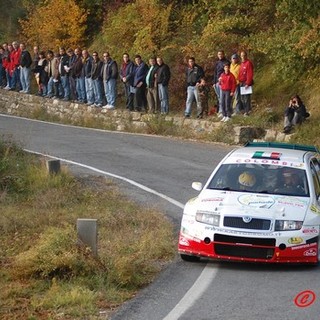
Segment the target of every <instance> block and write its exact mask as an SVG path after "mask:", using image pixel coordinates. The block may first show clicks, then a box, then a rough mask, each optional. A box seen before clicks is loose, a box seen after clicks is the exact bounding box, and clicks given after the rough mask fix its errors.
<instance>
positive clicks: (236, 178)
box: [207, 163, 309, 197]
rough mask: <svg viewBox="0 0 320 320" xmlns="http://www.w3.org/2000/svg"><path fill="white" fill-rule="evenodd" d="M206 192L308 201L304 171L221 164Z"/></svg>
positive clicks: (275, 167)
mask: <svg viewBox="0 0 320 320" xmlns="http://www.w3.org/2000/svg"><path fill="white" fill-rule="evenodd" d="M207 188H208V189H215V190H229V191H239V192H254V193H264V194H281V195H288V196H299V197H308V196H309V188H308V180H307V177H306V173H305V170H304V169H297V168H292V167H290V168H289V167H282V166H275V165H265V164H251V163H250V164H224V165H222V166H221V167H220V168H219V170H218V171H217V172H216V174H215V175H214V176H213V178H212V180H211V181H210V183H209V184H208V187H207Z"/></svg>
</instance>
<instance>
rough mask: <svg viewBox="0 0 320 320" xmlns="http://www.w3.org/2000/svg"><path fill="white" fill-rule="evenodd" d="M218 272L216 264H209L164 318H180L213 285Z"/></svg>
mask: <svg viewBox="0 0 320 320" xmlns="http://www.w3.org/2000/svg"><path fill="white" fill-rule="evenodd" d="M217 272H218V268H217V267H216V266H213V265H208V264H207V265H206V266H205V268H204V269H203V270H202V272H201V274H200V276H199V277H198V279H197V280H196V281H195V282H194V284H193V286H192V287H191V288H190V289H189V290H188V291H187V293H186V294H185V295H184V297H183V298H182V299H181V300H180V301H179V302H178V304H177V305H176V306H175V307H174V308H173V309H172V310H171V311H170V312H169V313H168V315H167V316H166V317H165V318H163V320H178V319H179V318H180V316H182V315H183V314H184V313H185V312H186V311H187V310H188V309H189V308H191V307H192V305H193V304H194V303H196V301H197V299H200V298H201V296H202V294H203V293H204V292H205V291H206V290H207V288H208V287H209V286H210V285H211V282H212V281H213V279H214V278H215V276H216V275H217Z"/></svg>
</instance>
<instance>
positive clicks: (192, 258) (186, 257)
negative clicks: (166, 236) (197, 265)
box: [180, 254, 200, 262]
mask: <svg viewBox="0 0 320 320" xmlns="http://www.w3.org/2000/svg"><path fill="white" fill-rule="evenodd" d="M180 257H181V259H182V260H183V261H188V262H198V261H200V257H197V256H189V255H187V254H180Z"/></svg>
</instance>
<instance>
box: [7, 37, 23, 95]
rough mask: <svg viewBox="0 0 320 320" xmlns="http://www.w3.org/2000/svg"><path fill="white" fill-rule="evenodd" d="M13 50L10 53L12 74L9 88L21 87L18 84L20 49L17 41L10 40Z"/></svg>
mask: <svg viewBox="0 0 320 320" xmlns="http://www.w3.org/2000/svg"><path fill="white" fill-rule="evenodd" d="M12 46H13V51H12V52H11V53H10V67H11V74H12V82H11V89H12V90H17V89H18V88H21V84H20V56H21V50H20V47H19V43H18V42H17V41H13V42H12Z"/></svg>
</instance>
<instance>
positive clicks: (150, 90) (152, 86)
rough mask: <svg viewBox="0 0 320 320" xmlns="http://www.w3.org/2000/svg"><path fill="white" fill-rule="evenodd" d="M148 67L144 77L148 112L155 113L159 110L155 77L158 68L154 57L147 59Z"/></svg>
mask: <svg viewBox="0 0 320 320" xmlns="http://www.w3.org/2000/svg"><path fill="white" fill-rule="evenodd" d="M149 65H150V67H149V70H148V73H147V76H146V85H147V102H148V112H149V113H157V111H158V109H159V95H158V84H157V77H156V75H157V70H158V68H159V66H158V65H157V61H156V57H151V58H150V59H149Z"/></svg>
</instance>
